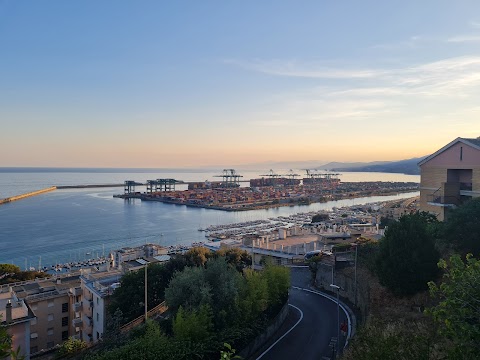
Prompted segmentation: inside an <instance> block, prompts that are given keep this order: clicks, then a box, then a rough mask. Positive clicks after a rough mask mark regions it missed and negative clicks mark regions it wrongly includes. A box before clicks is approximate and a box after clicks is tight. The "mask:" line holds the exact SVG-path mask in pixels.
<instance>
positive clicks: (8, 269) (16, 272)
mask: <svg viewBox="0 0 480 360" xmlns="http://www.w3.org/2000/svg"><path fill="white" fill-rule="evenodd" d="M47 276H49V274H47V273H44V272H40V271H22V270H20V268H19V267H18V266H16V265H11V264H0V285H3V284H11V283H14V282H18V281H26V280H34V279H35V278H42V277H47Z"/></svg>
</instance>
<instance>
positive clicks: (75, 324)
mask: <svg viewBox="0 0 480 360" xmlns="http://www.w3.org/2000/svg"><path fill="white" fill-rule="evenodd" d="M72 325H73V327H81V326H82V325H83V321H82V318H76V319H73V320H72Z"/></svg>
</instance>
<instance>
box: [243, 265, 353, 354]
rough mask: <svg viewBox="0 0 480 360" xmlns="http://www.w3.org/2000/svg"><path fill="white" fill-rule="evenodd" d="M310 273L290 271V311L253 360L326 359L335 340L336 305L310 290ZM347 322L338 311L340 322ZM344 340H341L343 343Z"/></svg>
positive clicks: (304, 270) (303, 270)
mask: <svg viewBox="0 0 480 360" xmlns="http://www.w3.org/2000/svg"><path fill="white" fill-rule="evenodd" d="M309 279H310V274H309V270H308V269H305V268H294V269H292V289H291V291H290V301H289V304H290V311H289V315H288V317H287V320H286V321H285V323H284V324H283V325H282V327H281V328H280V329H279V331H278V332H277V333H276V334H275V336H273V340H271V341H270V342H269V343H268V344H266V345H265V346H264V348H263V349H262V350H261V351H259V352H258V353H257V354H255V356H254V357H252V359H257V360H260V359H262V360H274V359H275V360H283V359H285V360H287V359H288V360H293V359H303V360H310V359H312V360H313V359H315V360H318V359H329V358H333V357H332V355H333V354H332V348H331V347H330V346H329V344H330V341H331V339H332V338H336V337H337V333H338V331H337V329H338V327H337V326H338V325H337V304H336V301H332V300H331V299H328V298H326V297H324V296H322V295H321V294H319V293H316V292H312V291H311V290H309V284H308V283H309ZM343 321H347V318H346V315H345V312H344V311H343V310H342V309H340V323H342V322H343ZM344 341H345V339H344V338H343V341H342V344H343V342H344Z"/></svg>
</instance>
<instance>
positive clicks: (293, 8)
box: [0, 0, 480, 168]
mask: <svg viewBox="0 0 480 360" xmlns="http://www.w3.org/2000/svg"><path fill="white" fill-rule="evenodd" d="M479 99H480V1H478V0H472V1H462V0H456V1H442V0H422V1H418V0H414V1H410V0H404V1H395V0H392V1H382V0H377V1H370V0H362V1H353V0H344V1H331V0H315V1H308V0H304V1H282V0H272V1H269V0H262V1H249V0H244V1H239V0H238V1H234V0H232V1H221V0H217V1H208V0H205V1H197V0H190V1H183V0H178V1H142V0H138V1H123V0H110V1H108V0H103V1H102V0H82V1H65V0H30V1H28V0H24V1H18V0H0V167H1V166H5V167H7V166H18V167H22V166H46V167H48V166H51V167H141V168H142V167H143V168H144V167H153V168H156V167H200V166H215V165H222V166H235V165H240V164H251V163H257V162H267V161H310V160H318V161H319V162H320V163H321V162H329V161H376V160H382V161H385V160H401V159H407V158H412V157H420V156H425V155H428V154H430V153H433V152H434V151H436V150H438V149H439V148H441V147H443V146H444V145H446V144H447V143H449V142H450V141H452V140H454V139H455V138H457V137H478V136H480V101H479Z"/></svg>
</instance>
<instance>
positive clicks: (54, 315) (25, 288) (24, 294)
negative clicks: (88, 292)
mask: <svg viewBox="0 0 480 360" xmlns="http://www.w3.org/2000/svg"><path fill="white" fill-rule="evenodd" d="M79 286H80V277H79V275H73V276H64V277H62V278H60V277H58V278H49V279H38V280H33V281H28V282H24V283H22V284H18V285H15V286H13V287H12V288H11V289H12V292H14V293H15V295H16V296H17V297H18V298H19V299H22V300H24V301H25V302H26V304H27V305H28V306H29V308H30V309H31V311H32V313H33V314H34V315H35V318H34V319H33V320H32V321H31V325H30V333H29V338H30V353H31V354H32V355H35V354H38V353H42V352H45V351H48V350H51V349H54V348H55V347H56V346H57V345H59V344H62V343H63V342H64V341H65V340H67V339H68V338H69V337H70V336H73V335H74V334H75V330H74V328H73V326H72V325H71V319H72V318H73V317H74V311H73V306H72V305H73V303H74V301H75V297H74V296H73V293H72V289H73V288H75V287H79Z"/></svg>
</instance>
